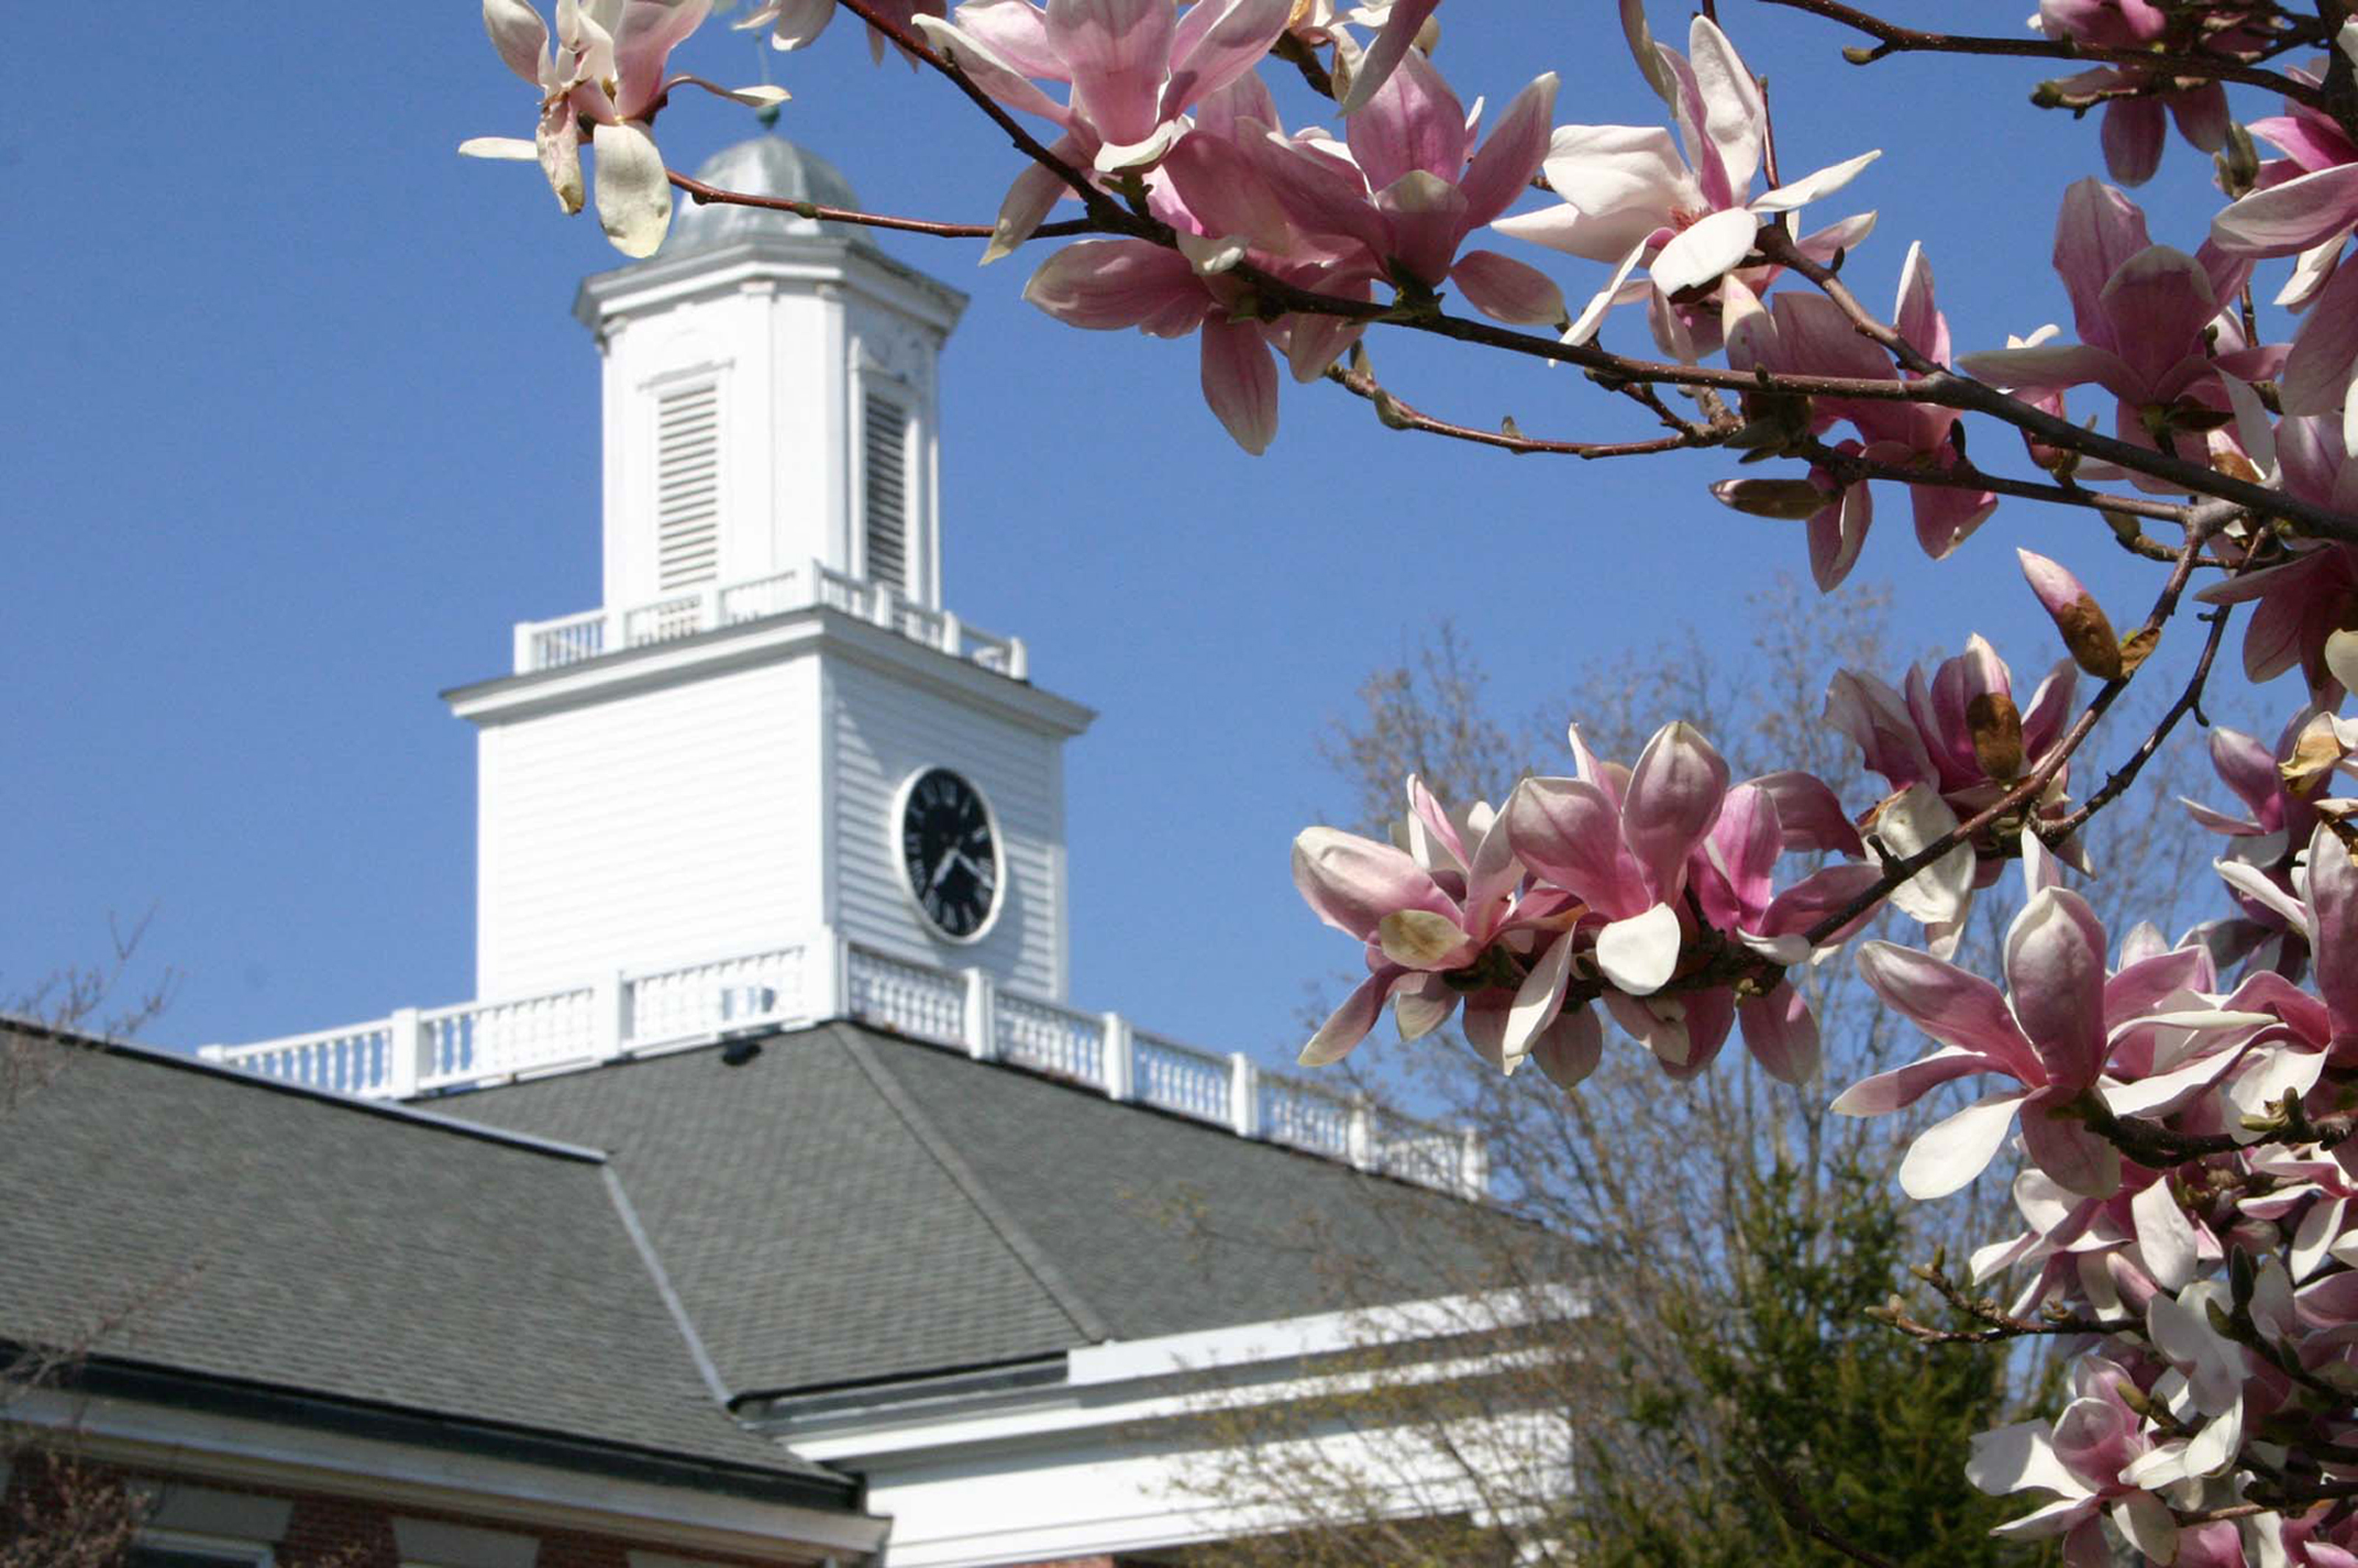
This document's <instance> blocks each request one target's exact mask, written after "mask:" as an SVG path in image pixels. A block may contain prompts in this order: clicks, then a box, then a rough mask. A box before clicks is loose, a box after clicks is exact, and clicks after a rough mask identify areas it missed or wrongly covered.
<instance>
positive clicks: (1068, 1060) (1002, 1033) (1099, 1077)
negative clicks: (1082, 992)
mask: <svg viewBox="0 0 2358 1568" xmlns="http://www.w3.org/2000/svg"><path fill="white" fill-rule="evenodd" d="M992 1011H993V1022H994V1023H995V1025H996V1026H997V1044H998V1055H999V1059H1000V1060H1001V1061H1002V1062H1012V1063H1014V1064H1015V1065H1017V1066H1019V1067H1030V1068H1032V1069H1033V1070H1034V1071H1036V1072H1042V1073H1049V1074H1053V1075H1054V1076H1056V1077H1060V1078H1073V1079H1076V1080H1077V1081H1079V1082H1081V1083H1085V1084H1094V1085H1096V1086H1097V1087H1100V1088H1102V1087H1105V1037H1106V1026H1105V1020H1104V1019H1103V1018H1102V1017H1100V1016H1098V1014H1096V1013H1089V1012H1076V1011H1073V1010H1072V1009H1071V1008H1069V1007H1059V1006H1057V1005H1056V1004H1055V1002H1052V1001H1034V1000H1032V999H1030V998H1029V997H1021V996H1016V995H1014V994H1013V993H1011V992H1009V991H1001V992H1000V993H999V996H998V998H997V1006H996V1007H995V1008H994V1009H993V1010H992Z"/></svg>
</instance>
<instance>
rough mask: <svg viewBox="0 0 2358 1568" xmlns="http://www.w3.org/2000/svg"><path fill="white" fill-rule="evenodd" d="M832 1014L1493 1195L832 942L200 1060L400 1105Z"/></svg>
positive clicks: (1205, 1064) (1343, 1120)
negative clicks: (485, 1085)
mask: <svg viewBox="0 0 2358 1568" xmlns="http://www.w3.org/2000/svg"><path fill="white" fill-rule="evenodd" d="M839 1017H843V1018H854V1019H859V1020H860V1021H862V1022H868V1023H871V1024H875V1025H878V1026H880V1027H882V1028H885V1029H890V1030H892V1031H894V1032H895V1033H901V1034H904V1035H907V1036H909V1037H910V1038H912V1039H916V1040H922V1041H925V1042H927V1043H929V1044H936V1045H940V1046H945V1047H947V1048H949V1049H951V1050H959V1051H964V1052H966V1053H967V1054H969V1055H971V1056H974V1057H976V1058H977V1059H979V1060H982V1061H996V1062H1004V1063H1007V1064H1008V1065H1011V1066H1017V1067H1022V1068H1026V1069H1029V1070H1031V1071H1033V1072H1037V1073H1042V1074H1045V1075H1047V1076H1053V1077H1055V1078H1059V1079H1063V1080H1065V1081H1066V1082H1070V1083H1076V1084H1080V1085H1083V1086H1085V1087H1089V1088H1093V1089H1096V1090H1098V1091H1100V1092H1101V1093H1103V1094H1105V1095H1107V1096H1108V1097H1109V1098H1114V1099H1120V1100H1131V1101H1135V1102H1137V1103H1139V1104H1141V1105H1146V1106H1151V1107H1153V1108H1156V1109H1158V1110H1163V1111H1167V1112H1170V1113H1171V1114H1173V1115H1175V1116H1182V1117H1185V1118H1187V1119H1191V1120H1195V1121H1206V1122H1211V1123H1213V1124H1214V1125H1216V1126H1220V1127H1226V1128H1228V1130H1231V1131H1233V1132H1235V1133H1237V1134H1238V1135H1239V1136H1241V1137H1247V1138H1260V1139H1263V1140H1266V1141H1269V1142H1272V1143H1282V1144H1285V1145H1287V1146H1288V1147H1291V1148H1295V1149H1303V1150H1307V1151H1309V1152H1312V1153H1315V1154H1322V1155H1325V1156H1326V1157H1328V1158H1330V1159H1334V1160H1338V1161H1344V1162H1348V1163H1350V1164H1352V1165H1355V1166H1357V1167H1358V1168H1359V1169H1361V1170H1364V1171H1374V1172H1379V1173H1383V1174H1386V1175H1391V1176H1397V1177H1400V1178H1401V1179H1403V1180H1406V1181H1412V1182H1415V1183H1418V1184H1422V1185H1424V1186H1431V1187H1440V1188H1444V1189H1446V1190H1449V1191H1452V1192H1457V1193H1463V1194H1468V1195H1479V1194H1481V1193H1484V1192H1487V1190H1488V1186H1489V1173H1488V1165H1487V1155H1486V1153H1485V1151H1484V1150H1483V1148H1482V1145H1481V1143H1480V1141H1478V1140H1477V1139H1476V1138H1475V1137H1474V1136H1473V1135H1472V1134H1470V1133H1466V1132H1462V1131H1459V1130H1454V1129H1451V1128H1447V1127H1443V1126H1440V1125H1437V1124H1435V1123H1433V1122H1429V1121H1420V1120H1418V1119H1415V1118H1413V1117H1408V1116H1403V1115H1401V1114H1400V1113H1398V1112H1396V1111H1391V1110H1386V1109H1380V1108H1377V1107H1375V1106H1373V1105H1371V1104H1369V1103H1368V1101H1367V1100H1366V1099H1365V1098H1360V1097H1357V1096H1351V1095H1346V1094H1340V1093H1337V1092H1336V1091H1335V1090H1333V1089H1330V1088H1328V1087H1325V1085H1323V1084H1315V1083H1310V1082H1306V1081H1304V1080H1302V1079H1299V1078H1294V1077H1292V1076H1286V1075H1282V1074H1278V1073H1271V1072H1268V1071H1265V1070H1264V1069H1262V1068H1261V1067H1260V1066H1259V1065H1256V1064H1255V1063H1254V1062H1253V1061H1252V1059H1251V1058H1250V1057H1249V1056H1246V1055H1244V1054H1241V1053H1233V1054H1228V1055H1216V1054H1213V1053H1211V1052H1208V1051H1199V1050H1197V1049H1195V1047H1193V1046H1189V1045H1183V1044H1179V1043H1178V1042H1177V1041H1174V1040H1169V1039H1165V1038H1164V1037H1163V1036H1162V1035H1159V1034H1150V1033H1146V1032H1145V1031H1144V1030H1141V1029H1135V1028H1132V1027H1131V1026H1130V1023H1129V1022H1128V1021H1126V1020H1125V1019H1123V1018H1122V1017H1121V1016H1120V1014H1119V1013H1090V1012H1081V1011H1076V1010H1075V1009H1073V1008H1069V1007H1065V1006H1064V1005H1062V1004H1061V1003H1057V1002H1053V1001H1049V1000H1044V999H1043V998H1040V997H1033V996H1025V995H1023V994H1022V993H1020V992H1016V991H1010V990H1006V989H1001V987H1000V986H999V985H998V983H997V982H996V981H994V980H993V979H991V977H990V976H989V975H988V974H986V973H984V972H983V971H982V970H980V969H945V968H937V967H936V966H935V965H932V964H927V963H923V962H920V961H918V960H916V959H914V958H909V957H901V956H898V955H893V954H887V953H881V952H878V951H876V950H874V949H873V948H869V947H863V946H859V945H858V944H856V943H851V942H847V941H844V940H843V939H842V938H841V937H839V936H838V935H835V934H833V933H831V932H822V933H820V934H819V935H818V936H817V939H815V940H813V941H811V942H809V943H806V944H801V945H797V946H790V947H782V948H776V949H773V950H771V951H767V952H762V953H749V954H740V955H734V956H731V957H726V958H718V959H714V960H711V961H709V962H706V963H700V964H690V965H685V966H682V967H679V968H668V969H650V970H646V971H644V972H641V973H635V974H633V973H617V974H615V975H613V976H611V978H609V979H605V980H602V981H600V982H598V983H595V984H591V985H585V986H576V987H573V988H571V989H566V990H559V991H550V992H547V993H546V994H544V995H540V996H532V997H518V998H511V999H507V1000H500V1001H492V1002H469V1003H464V1004H461V1005H460V1006H457V1007H443V1008H434V1009H430V1010H427V1011H419V1010H417V1009H414V1008H410V1009H404V1010H403V1011H398V1012H396V1013H395V1014H394V1015H393V1016H392V1017H391V1018H385V1019H379V1020H376V1021H374V1022H369V1023H359V1024H353V1025H352V1026H350V1027H348V1028H343V1029H326V1030H320V1031H319V1032H317V1033H310V1034H298V1035H293V1036H290V1037H288V1038H287V1039H283V1040H265V1041H262V1042H260V1043H258V1044H252V1045H236V1046H222V1045H209V1046H207V1047H206V1048H205V1049H204V1051H203V1052H202V1053H201V1054H203V1055H204V1057H205V1058H206V1059H207V1060H209V1061H214V1062H220V1063H224V1064H227V1065H232V1066H237V1067H243V1068H244V1069H245V1070H247V1071H249V1072H254V1073H259V1074H262V1075H264V1076H268V1077H273V1078H279V1079H284V1080H286V1081H288V1082H292V1083H299V1084H303V1085H307V1086H308V1087H313V1088H322V1089H332V1090H336V1091H338V1092H341V1093H344V1094H351V1095H358V1096H362V1097H363V1098H372V1099H408V1098H416V1097H417V1096H421V1095H431V1094H435V1093H438V1092H441V1091H445V1090H450V1089H456V1088H461V1087H471V1086H476V1085H483V1084H492V1083H501V1082H506V1081H508V1080H511V1079H514V1078H518V1077H525V1076H534V1075H537V1074H546V1073H556V1072H567V1071H571V1070H574V1069H576V1068H579V1067H583V1066H588V1065H593V1064H596V1063H599V1062H604V1061H611V1060H613V1059H614V1058H616V1057H620V1056H630V1055H641V1054H651V1053H655V1052H662V1051H672V1050H680V1049H684V1048H686V1047H687V1046H691V1045H697V1044H706V1043H708V1042H710V1041H712V1040H715V1039H719V1038H721V1037H723V1036H726V1035H734V1034H738V1033H756V1032H761V1033H766V1032H768V1031H771V1030H774V1029H782V1028H794V1027H800V1026H802V1025H805V1024H810V1023H817V1022H823V1021H825V1020H827V1019H829V1018H839Z"/></svg>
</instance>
